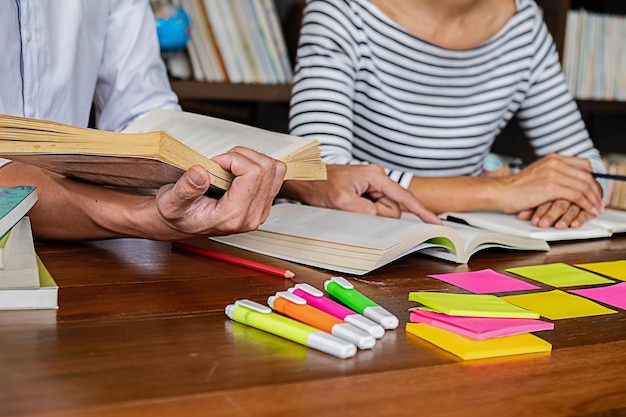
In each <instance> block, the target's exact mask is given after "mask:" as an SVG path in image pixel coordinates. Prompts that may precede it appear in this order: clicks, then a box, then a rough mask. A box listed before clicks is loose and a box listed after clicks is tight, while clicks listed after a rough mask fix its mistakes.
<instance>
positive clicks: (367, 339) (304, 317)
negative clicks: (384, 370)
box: [267, 291, 376, 349]
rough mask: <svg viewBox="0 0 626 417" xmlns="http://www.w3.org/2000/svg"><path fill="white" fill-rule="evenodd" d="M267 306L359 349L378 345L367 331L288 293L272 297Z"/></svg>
mask: <svg viewBox="0 0 626 417" xmlns="http://www.w3.org/2000/svg"><path fill="white" fill-rule="evenodd" d="M267 304H268V305H269V306H270V307H271V308H272V309H274V310H275V311H277V312H279V313H282V314H284V315H285V316H287V317H291V318H292V319H294V320H298V321H300V322H302V323H305V324H308V325H309V326H312V327H315V328H316V329H319V330H323V331H325V332H326V333H330V334H332V335H333V336H335V337H338V338H340V339H343V340H345V341H347V342H350V343H354V344H355V345H356V346H357V347H358V348H359V349H371V348H373V347H374V344H375V343H376V339H375V338H374V337H373V336H371V335H370V334H368V333H366V332H365V331H363V330H361V329H359V328H358V327H356V326H354V325H352V324H350V323H346V322H345V321H343V320H341V319H338V318H337V317H335V316H332V315H330V314H328V313H326V312H324V311H322V310H319V309H317V308H315V307H313V306H311V305H309V304H307V302H306V300H305V299H304V298H302V297H298V296H297V295H295V294H292V293H290V292H288V291H280V292H277V293H276V294H275V295H272V296H270V297H269V298H268V299H267Z"/></svg>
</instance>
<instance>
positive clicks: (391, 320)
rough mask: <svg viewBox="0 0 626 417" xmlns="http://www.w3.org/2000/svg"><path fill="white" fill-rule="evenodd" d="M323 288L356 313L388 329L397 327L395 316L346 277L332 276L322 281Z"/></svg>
mask: <svg viewBox="0 0 626 417" xmlns="http://www.w3.org/2000/svg"><path fill="white" fill-rule="evenodd" d="M324 288H325V289H326V291H327V292H328V294H330V295H332V296H333V297H335V298H336V299H338V300H339V301H341V302H342V303H343V304H345V305H346V306H348V307H349V308H351V309H352V310H354V311H356V312H357V313H360V314H363V315H364V316H365V317H367V318H369V319H370V320H372V321H374V322H376V323H378V324H380V325H381V326H383V328H385V329H388V330H389V329H395V328H396V327H398V324H399V320H398V318H397V317H396V316H394V315H393V314H391V313H390V312H388V311H387V310H385V309H384V308H382V307H381V306H379V305H378V304H376V303H375V302H374V301H372V300H370V299H369V298H367V297H366V296H364V295H363V294H361V293H360V292H358V291H357V290H356V289H354V285H352V284H351V283H350V282H349V281H348V280H347V279H345V278H343V277H332V278H331V279H329V280H328V281H326V282H325V283H324Z"/></svg>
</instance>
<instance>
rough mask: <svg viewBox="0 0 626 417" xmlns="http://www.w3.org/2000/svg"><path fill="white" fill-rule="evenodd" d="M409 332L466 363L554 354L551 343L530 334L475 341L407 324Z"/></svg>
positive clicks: (446, 332) (415, 324) (417, 324)
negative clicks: (468, 361)
mask: <svg viewBox="0 0 626 417" xmlns="http://www.w3.org/2000/svg"><path fill="white" fill-rule="evenodd" d="M406 331H407V332H409V333H411V334H413V335H415V336H417V337H419V338H422V339H424V340H426V341H427V342H429V343H432V344H433V345H435V346H438V347H440V348H441V349H443V350H446V351H448V352H450V353H452V354H453V355H456V356H458V357H459V358H461V359H464V360H471V359H485V358H494V357H498V356H510V355H521V354H525V353H539V352H550V351H551V350H552V345H551V344H550V343H548V342H546V341H545V340H543V339H541V338H539V337H537V336H535V335H533V334H530V333H524V334H519V335H514V336H504V337H498V338H494V339H485V340H473V339H469V338H467V337H465V336H461V335H459V334H456V333H453V332H450V331H448V330H444V329H440V328H437V327H434V326H431V325H429V324H424V323H407V325H406Z"/></svg>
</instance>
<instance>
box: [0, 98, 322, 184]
mask: <svg viewBox="0 0 626 417" xmlns="http://www.w3.org/2000/svg"><path fill="white" fill-rule="evenodd" d="M234 146H244V147H248V148H251V149H254V150H256V151H258V152H260V153H263V154H266V155H268V156H271V157H273V158H275V159H279V160H282V161H283V162H285V163H286V164H287V175H286V179H302V180H307V179H325V178H326V167H325V165H324V164H323V163H322V161H321V157H320V150H319V143H318V142H317V141H315V140H313V139H306V138H300V137H296V136H291V135H286V134H282V133H275V132H270V131H267V130H263V129H259V128H255V127H251V126H247V125H244V124H240V123H235V122H231V121H227V120H223V119H218V118H214V117H210V116H204V115H199V114H194V113H187V112H178V111H171V110H163V109H158V110H154V111H152V112H151V113H149V114H148V115H146V116H145V117H143V118H141V119H140V120H138V121H137V122H135V123H133V124H131V125H130V126H129V127H128V128H126V129H125V130H124V131H123V132H121V133H120V132H107V131H102V130H96V129H89V128H81V127H76V126H70V125H65V124H61V123H56V122H51V121H47V120H39V119H29V118H24V117H17V116H8V115H0V156H2V157H4V158H8V159H12V160H14V161H21V162H24V163H28V164H31V165H37V166H40V167H42V168H46V169H49V170H51V171H55V172H58V173H60V174H63V175H65V176H67V177H70V178H75V179H80V180H83V181H88V182H92V183H96V184H103V185H114V186H129V187H142V188H158V187H160V186H162V185H164V184H168V183H173V182H176V181H177V180H178V178H180V176H181V174H182V173H183V172H184V171H185V170H187V169H188V168H189V167H191V166H192V165H194V164H198V165H201V166H203V167H204V168H205V169H206V170H207V171H209V173H210V174H211V185H212V187H216V188H217V189H219V190H227V189H228V188H229V187H230V184H231V183H232V180H233V175H232V173H230V172H227V171H225V170H224V169H222V168H221V167H220V166H219V165H218V164H217V163H215V162H213V161H212V160H211V159H210V158H212V157H214V156H217V155H219V154H222V153H225V152H227V151H228V150H230V149H231V148H233V147H234Z"/></svg>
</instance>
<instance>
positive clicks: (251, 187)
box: [156, 147, 287, 235]
mask: <svg viewBox="0 0 626 417" xmlns="http://www.w3.org/2000/svg"><path fill="white" fill-rule="evenodd" d="M213 160H214V161H215V162H217V163H218V164H219V165H220V166H221V167H222V168H224V169H226V170H228V171H231V172H232V173H233V174H234V175H235V180H234V181H233V184H232V185H231V187H230V189H229V190H228V191H227V192H226V193H225V194H224V195H223V196H222V197H221V198H220V199H219V200H216V199H213V198H210V197H207V196H205V195H204V193H205V192H206V191H207V190H208V188H209V185H210V180H211V179H210V175H209V173H208V172H206V170H204V169H203V168H201V167H197V166H196V167H192V168H190V169H189V170H188V171H187V172H186V173H185V174H184V175H183V176H182V177H181V178H180V180H179V181H178V182H177V183H176V184H169V185H165V186H163V187H161V189H159V192H158V194H157V197H156V212H157V214H158V217H159V219H160V220H161V221H162V222H164V223H165V224H166V225H168V226H169V227H171V228H172V229H175V230H178V231H180V232H183V233H187V234H203V235H224V234H230V233H238V232H246V231H250V230H254V229H256V228H258V227H259V226H260V225H261V223H263V222H264V221H265V220H266V219H267V217H268V216H269V213H270V208H271V205H272V202H273V200H274V197H275V196H276V194H277V193H278V191H279V190H280V186H281V185H282V182H283V179H284V177H285V173H286V172H287V166H286V165H285V164H284V163H283V162H281V161H278V160H276V159H273V158H270V157H268V156H265V155H262V154H260V153H257V152H255V151H252V150H250V149H247V148H242V147H237V148H234V149H232V150H231V151H229V152H228V153H225V154H223V155H219V156H217V157H215V158H213Z"/></svg>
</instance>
